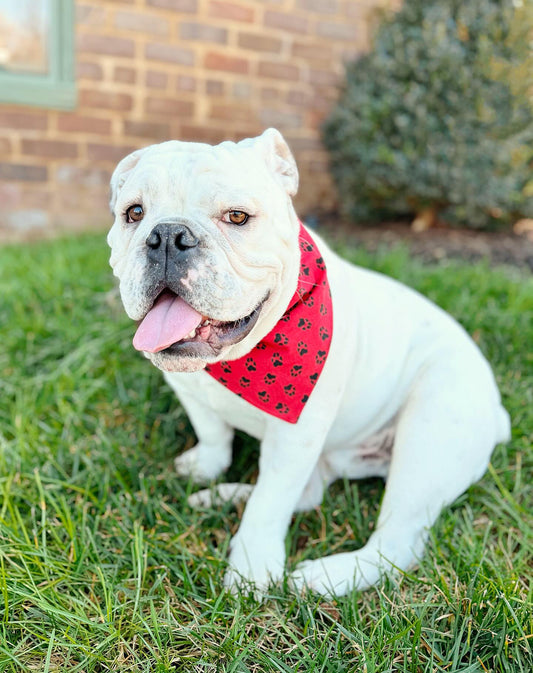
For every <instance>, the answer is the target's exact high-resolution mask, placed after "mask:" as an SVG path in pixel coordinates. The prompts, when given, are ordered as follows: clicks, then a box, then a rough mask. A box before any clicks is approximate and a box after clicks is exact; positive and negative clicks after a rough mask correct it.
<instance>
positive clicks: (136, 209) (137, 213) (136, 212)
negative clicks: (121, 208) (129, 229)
mask: <svg viewBox="0 0 533 673" xmlns="http://www.w3.org/2000/svg"><path fill="white" fill-rule="evenodd" d="M143 217H144V210H143V207H142V206H140V205H139V204H138V203H137V204H135V205H134V206H130V207H129V208H128V210H127V211H126V220H127V221H128V224H132V222H140V221H141V220H142V219H143Z"/></svg>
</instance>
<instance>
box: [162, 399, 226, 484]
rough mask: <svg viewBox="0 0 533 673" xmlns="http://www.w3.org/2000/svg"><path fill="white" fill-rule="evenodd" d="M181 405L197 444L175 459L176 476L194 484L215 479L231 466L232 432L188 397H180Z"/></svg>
mask: <svg viewBox="0 0 533 673" xmlns="http://www.w3.org/2000/svg"><path fill="white" fill-rule="evenodd" d="M180 401H181V403H182V405H183V407H184V408H185V411H186V412H187V415H188V417H189V420H190V421H191V424H192V426H193V428H194V432H195V433H196V437H197V438H198V443H197V444H196V446H193V448H192V449H189V450H188V451H184V452H183V453H181V454H180V455H179V456H177V457H176V459H175V460H174V467H175V469H176V472H177V473H178V474H179V475H180V476H181V477H187V478H189V477H190V478H191V479H193V480H194V481H195V482H197V483H205V482H208V481H211V480H212V479H216V478H217V477H218V476H219V475H220V474H222V473H223V472H225V470H227V469H228V467H229V466H230V464H231V449H232V440H233V428H230V426H229V425H228V424H227V423H225V422H224V421H223V420H222V419H221V418H220V417H219V416H218V414H217V413H216V412H215V411H214V410H213V409H211V407H208V406H207V405H205V404H202V402H200V401H199V400H196V399H194V398H192V397H191V396H190V395H189V396H186V395H184V396H182V397H180Z"/></svg>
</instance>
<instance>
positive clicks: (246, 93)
mask: <svg viewBox="0 0 533 673" xmlns="http://www.w3.org/2000/svg"><path fill="white" fill-rule="evenodd" d="M232 93H233V96H234V97H235V98H240V99H241V100H245V99H247V98H251V97H252V85H251V84H249V83H248V82H235V83H234V84H233V87H232Z"/></svg>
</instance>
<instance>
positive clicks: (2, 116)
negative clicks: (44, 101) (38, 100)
mask: <svg viewBox="0 0 533 673" xmlns="http://www.w3.org/2000/svg"><path fill="white" fill-rule="evenodd" d="M0 127H2V128H8V129H28V130H35V131H44V130H46V128H47V127H48V116H47V115H46V114H44V113H41V112H37V113H35V114H33V113H31V112H21V111H16V112H15V111H13V112H12V111H9V110H8V111H7V112H2V111H1V110H0Z"/></svg>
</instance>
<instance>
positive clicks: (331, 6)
mask: <svg viewBox="0 0 533 673" xmlns="http://www.w3.org/2000/svg"><path fill="white" fill-rule="evenodd" d="M348 4H350V3H348ZM296 6H297V7H298V9H303V10H305V11H306V12H317V13H318V14H338V13H339V1H338V0H298V2H297V5H296Z"/></svg>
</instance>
